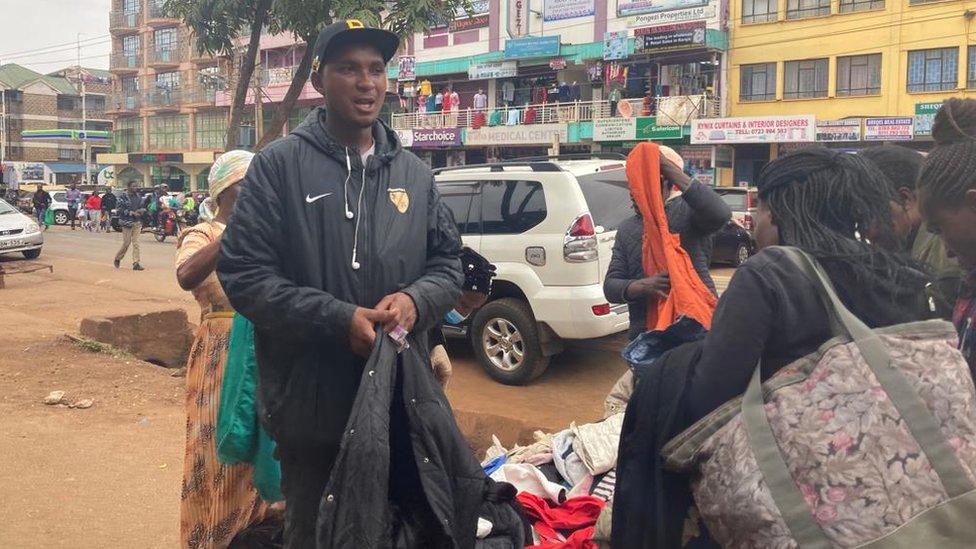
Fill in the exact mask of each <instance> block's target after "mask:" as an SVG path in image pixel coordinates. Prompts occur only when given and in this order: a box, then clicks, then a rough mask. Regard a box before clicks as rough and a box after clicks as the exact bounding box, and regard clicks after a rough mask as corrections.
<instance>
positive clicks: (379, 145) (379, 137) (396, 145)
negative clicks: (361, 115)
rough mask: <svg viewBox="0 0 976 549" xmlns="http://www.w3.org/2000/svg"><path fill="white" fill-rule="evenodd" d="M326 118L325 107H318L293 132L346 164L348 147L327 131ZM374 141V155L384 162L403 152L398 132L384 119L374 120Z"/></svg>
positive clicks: (390, 160) (387, 162)
mask: <svg viewBox="0 0 976 549" xmlns="http://www.w3.org/2000/svg"><path fill="white" fill-rule="evenodd" d="M325 118H326V112H325V107H316V108H315V109H313V110H312V112H310V113H308V116H306V117H305V120H304V121H303V122H302V123H301V124H299V126H298V127H297V128H295V130H294V131H292V133H293V134H295V135H297V136H298V137H300V138H302V139H304V140H305V141H308V142H309V143H311V144H312V146H314V147H315V148H317V149H318V150H320V151H322V152H323V153H325V154H327V155H329V156H331V157H332V158H334V159H336V161H338V162H339V163H340V164H342V165H343V166H344V165H345V163H346V147H344V146H343V145H340V144H339V143H338V142H337V141H336V140H335V138H333V137H332V136H331V135H330V134H329V132H327V131H325ZM373 141H374V143H375V144H376V150H375V152H374V156H375V157H376V159H377V160H379V161H380V162H381V163H383V164H389V163H390V162H392V161H393V159H394V158H396V157H397V155H398V154H400V153H401V152H403V146H402V145H400V139H399V138H398V137H397V135H396V132H395V131H393V130H392V129H391V128H390V127H389V126H387V125H386V124H384V123H383V121H382V120H376V122H373ZM350 152H351V151H350ZM357 156H358V155H357Z"/></svg>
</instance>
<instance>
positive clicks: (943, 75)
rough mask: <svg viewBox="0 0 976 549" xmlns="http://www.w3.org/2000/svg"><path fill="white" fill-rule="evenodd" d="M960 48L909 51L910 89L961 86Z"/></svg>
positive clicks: (911, 90)
mask: <svg viewBox="0 0 976 549" xmlns="http://www.w3.org/2000/svg"><path fill="white" fill-rule="evenodd" d="M958 70H959V49H958V48H940V49H934V50H917V51H910V52H908V91H910V92H928V91H947V90H954V89H956V88H957V87H958V86H959V72H958Z"/></svg>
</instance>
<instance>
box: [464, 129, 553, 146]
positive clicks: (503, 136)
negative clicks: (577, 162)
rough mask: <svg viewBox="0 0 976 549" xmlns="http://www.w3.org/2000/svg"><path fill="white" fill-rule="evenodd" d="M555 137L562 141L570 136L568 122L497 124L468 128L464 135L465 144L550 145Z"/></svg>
mask: <svg viewBox="0 0 976 549" xmlns="http://www.w3.org/2000/svg"><path fill="white" fill-rule="evenodd" d="M553 137H558V138H559V142H560V143H565V142H566V141H567V139H568V138H569V128H568V127H567V126H566V124H531V125H523V126H497V127H494V128H480V129H477V130H468V131H467V133H466V134H465V136H464V144H465V145H497V146H505V145H548V144H550V143H552V140H553Z"/></svg>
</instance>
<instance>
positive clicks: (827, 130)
mask: <svg viewBox="0 0 976 549" xmlns="http://www.w3.org/2000/svg"><path fill="white" fill-rule="evenodd" d="M860 140H861V119H860V118H858V119H855V120H818V121H817V141H819V142H821V143H842V142H846V141H860Z"/></svg>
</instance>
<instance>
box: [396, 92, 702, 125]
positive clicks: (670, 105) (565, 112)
mask: <svg viewBox="0 0 976 549" xmlns="http://www.w3.org/2000/svg"><path fill="white" fill-rule="evenodd" d="M624 101H625V102H627V103H630V106H631V112H633V116H656V117H657V123H658V124H659V125H662V126H687V125H689V124H691V121H692V120H695V119H697V118H717V117H719V116H721V100H720V99H719V98H718V97H714V96H711V95H690V96H688V95H682V96H674V97H656V98H654V100H653V101H651V102H650V104H649V105H648V107H647V109H646V110H645V107H644V99H643V98H640V99H625V100H624ZM491 110H492V109H488V111H491ZM498 110H501V111H502V124H505V123H506V122H507V121H508V119H509V118H510V117H512V119H513V120H514V115H512V114H511V111H512V110H516V111H518V121H519V122H518V123H519V124H526V123H532V124H554V123H563V122H589V121H593V120H596V119H599V118H612V115H611V112H610V102H609V101H576V102H573V103H542V104H538V105H526V106H522V107H512V108H501V109H498ZM618 110H619V109H618ZM530 111H531V112H530ZM476 115H477V111H475V110H474V109H464V110H460V111H453V112H440V113H417V112H412V113H397V114H394V115H393V124H392V125H393V128H394V129H397V130H410V129H413V128H425V127H426V128H455V127H457V128H470V127H472V124H473V122H474V121H475V118H476ZM485 118H486V119H487V118H488V112H486V113H485ZM527 120H531V122H527ZM486 121H487V120H486Z"/></svg>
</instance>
